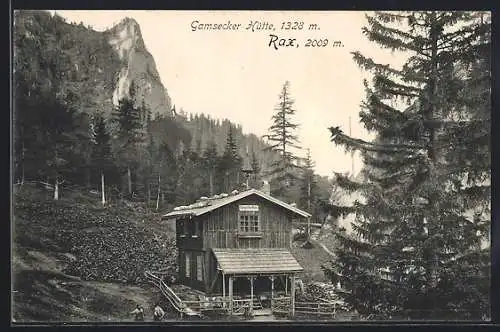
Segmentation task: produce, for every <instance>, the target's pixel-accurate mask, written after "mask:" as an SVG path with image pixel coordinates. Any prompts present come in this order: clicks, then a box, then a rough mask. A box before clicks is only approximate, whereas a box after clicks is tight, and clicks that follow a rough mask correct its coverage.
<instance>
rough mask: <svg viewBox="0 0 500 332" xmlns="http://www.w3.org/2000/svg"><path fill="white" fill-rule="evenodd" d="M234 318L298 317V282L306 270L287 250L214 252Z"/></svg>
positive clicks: (223, 288) (222, 250)
mask: <svg viewBox="0 0 500 332" xmlns="http://www.w3.org/2000/svg"><path fill="white" fill-rule="evenodd" d="M213 253H214V256H215V258H216V261H217V270H218V272H219V273H218V275H219V276H220V279H221V286H222V287H221V288H222V289H221V295H222V298H223V299H225V300H226V301H224V302H225V303H226V305H227V306H228V308H227V309H228V312H229V314H230V315H250V316H253V315H256V314H257V315H258V314H263V313H268V314H271V313H274V312H276V313H281V314H290V315H292V316H293V315H294V314H295V297H294V296H292V294H295V278H296V274H297V273H299V272H301V271H302V270H303V268H302V267H301V266H300V264H299V263H298V262H297V261H296V259H295V258H294V257H293V255H292V254H291V253H290V252H289V251H287V250H285V249H213Z"/></svg>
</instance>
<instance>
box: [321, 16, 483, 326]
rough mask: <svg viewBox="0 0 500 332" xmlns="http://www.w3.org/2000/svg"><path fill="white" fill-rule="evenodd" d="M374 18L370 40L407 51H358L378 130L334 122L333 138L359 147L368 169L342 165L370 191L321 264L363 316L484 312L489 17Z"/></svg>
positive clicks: (368, 115)
mask: <svg viewBox="0 0 500 332" xmlns="http://www.w3.org/2000/svg"><path fill="white" fill-rule="evenodd" d="M367 20H368V25H369V26H368V27H365V28H363V33H364V34H365V35H366V36H367V37H368V39H369V40H371V41H375V42H376V43H378V44H379V45H380V46H381V47H384V48H388V49H391V50H393V51H404V52H406V54H408V55H409V57H408V60H407V61H406V62H405V64H404V65H403V67H402V68H401V69H396V68H392V67H390V66H389V65H383V64H379V63H377V62H376V61H374V60H373V59H370V58H367V57H365V56H363V55H361V54H360V53H359V52H354V53H353V56H354V60H355V61H356V62H357V63H358V64H359V65H360V66H361V67H362V68H364V69H365V70H368V71H371V72H372V73H373V74H374V76H373V84H372V85H369V84H368V82H365V87H366V94H367V97H366V100H365V101H364V102H363V104H362V110H361V112H360V118H361V121H362V123H363V124H364V126H365V128H366V129H367V130H369V131H372V132H374V133H375V134H376V140H375V141H373V142H367V141H363V140H361V139H357V138H353V137H349V136H348V135H346V134H344V133H343V131H342V130H341V129H340V128H339V127H332V128H330V131H331V134H332V141H333V142H334V143H335V144H338V145H341V146H344V147H345V148H346V150H347V151H353V150H358V151H360V152H361V153H362V156H363V159H364V163H365V169H364V170H363V173H364V174H363V175H364V177H365V178H366V181H365V182H363V183H359V182H356V181H354V180H352V179H349V178H347V177H346V176H342V175H338V178H337V184H338V185H339V186H341V187H343V188H344V189H347V190H350V191H354V190H358V191H360V192H361V193H362V196H363V198H364V201H363V202H356V203H355V204H354V207H353V208H352V212H355V214H356V218H355V222H354V223H353V224H352V229H353V234H346V233H345V231H338V232H337V233H336V235H337V238H338V240H339V243H340V245H339V247H338V248H337V250H336V255H337V259H336V260H335V261H333V262H332V263H331V265H326V266H325V272H326V273H327V274H328V275H329V276H330V278H331V280H332V281H333V282H334V283H335V284H336V283H337V282H340V283H341V286H342V287H343V288H344V289H345V292H344V297H345V300H346V302H347V303H348V304H349V305H351V306H352V307H353V308H354V309H355V310H357V312H358V313H360V314H361V315H364V316H372V317H376V318H382V319H387V318H391V317H393V318H399V319H401V318H403V319H406V318H410V319H433V318H434V319H466V318H479V319H480V318H482V317H483V316H485V315H486V316H488V310H489V309H488V308H489V249H488V248H487V247H486V248H485V247H484V246H481V242H482V241H483V240H484V236H485V234H487V233H488V232H489V225H490V222H489V216H490V210H489V209H490V204H489V202H490V185H489V181H490V180H489V179H490V173H491V171H490V168H491V164H490V159H489V149H490V146H489V139H490V136H489V135H490V134H489V122H490V104H489V102H488V101H489V99H490V98H489V93H490V72H489V56H490V55H489V52H490V45H489V44H490V41H489V38H490V37H489V30H490V23H489V20H485V19H484V17H483V19H481V18H480V17H478V15H477V13H468V12H410V13H406V12H405V13H393V12H391V13H381V12H377V13H375V14H374V15H370V16H367ZM398 101H399V105H398ZM401 101H403V102H404V103H401ZM401 104H403V105H401ZM405 105H410V106H409V107H408V106H405ZM344 212H345V210H344Z"/></svg>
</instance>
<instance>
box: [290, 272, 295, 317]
mask: <svg viewBox="0 0 500 332" xmlns="http://www.w3.org/2000/svg"><path fill="white" fill-rule="evenodd" d="M290 282H291V284H292V285H291V291H290V293H291V294H290V295H291V297H292V299H291V308H290V309H291V314H292V317H293V316H295V274H292V279H291V281H290Z"/></svg>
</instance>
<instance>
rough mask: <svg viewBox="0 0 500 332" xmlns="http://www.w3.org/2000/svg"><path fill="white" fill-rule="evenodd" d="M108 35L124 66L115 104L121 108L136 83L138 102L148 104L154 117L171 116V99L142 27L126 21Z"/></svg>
mask: <svg viewBox="0 0 500 332" xmlns="http://www.w3.org/2000/svg"><path fill="white" fill-rule="evenodd" d="M104 35H105V36H106V38H107V40H108V42H109V44H110V45H111V46H112V47H113V49H114V50H115V52H116V53H117V54H118V57H119V59H120V61H121V63H122V66H121V68H120V70H119V72H118V73H117V81H116V85H115V89H114V90H113V104H115V105H117V104H118V101H119V100H120V99H121V98H123V97H124V96H128V91H129V88H130V85H131V83H132V82H133V83H135V86H136V87H137V95H138V100H136V102H137V103H142V101H144V102H145V104H146V106H147V107H148V109H149V110H150V111H151V113H152V114H153V116H154V115H155V114H157V113H159V114H163V115H165V114H170V112H171V109H172V107H171V100H170V97H169V96H168V93H167V91H166V89H165V87H164V86H163V84H162V83H161V79H160V75H159V74H158V71H157V70H156V64H155V60H154V59H153V56H152V55H151V54H150V53H149V52H148V50H147V49H146V46H145V45H144V40H143V39H142V36H141V30H140V27H139V24H137V22H136V21H135V20H133V19H130V18H125V19H123V20H122V21H121V22H120V23H118V24H117V25H115V26H114V27H113V28H111V29H109V30H107V31H105V32H104Z"/></svg>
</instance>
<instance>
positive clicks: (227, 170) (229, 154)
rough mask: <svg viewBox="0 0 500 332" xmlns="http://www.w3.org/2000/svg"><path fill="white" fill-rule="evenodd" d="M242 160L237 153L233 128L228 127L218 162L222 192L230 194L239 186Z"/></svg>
mask: <svg viewBox="0 0 500 332" xmlns="http://www.w3.org/2000/svg"><path fill="white" fill-rule="evenodd" d="M241 164H242V158H241V156H240V155H239V153H238V145H237V143H236V139H235V137H234V135H233V127H232V125H231V124H229V125H228V132H227V137H226V146H225V149H224V153H223V154H222V158H221V161H220V171H221V172H222V174H223V176H224V190H225V191H228V192H230V191H231V190H232V189H234V188H235V187H236V186H237V185H238V184H239V176H240V170H241Z"/></svg>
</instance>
